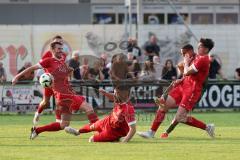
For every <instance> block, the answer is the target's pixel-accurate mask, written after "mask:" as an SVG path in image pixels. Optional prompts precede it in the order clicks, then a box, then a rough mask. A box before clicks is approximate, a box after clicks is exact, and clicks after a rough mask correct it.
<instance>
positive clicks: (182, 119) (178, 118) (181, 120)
mask: <svg viewBox="0 0 240 160" xmlns="http://www.w3.org/2000/svg"><path fill="white" fill-rule="evenodd" d="M175 119H176V121H177V122H179V123H185V122H186V121H187V116H185V115H183V114H178V115H176V117H175Z"/></svg>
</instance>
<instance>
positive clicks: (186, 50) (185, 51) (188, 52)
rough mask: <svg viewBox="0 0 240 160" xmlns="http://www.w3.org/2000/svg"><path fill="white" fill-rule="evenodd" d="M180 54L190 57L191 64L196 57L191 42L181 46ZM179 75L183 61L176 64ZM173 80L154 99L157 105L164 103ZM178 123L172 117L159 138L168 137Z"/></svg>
mask: <svg viewBox="0 0 240 160" xmlns="http://www.w3.org/2000/svg"><path fill="white" fill-rule="evenodd" d="M181 55H182V56H183V57H185V56H188V57H190V58H191V61H190V63H189V64H190V65H191V64H192V62H193V60H194V59H195V58H196V55H197V54H196V53H195V52H194V49H193V46H192V45H191V44H187V45H185V46H183V47H182V48H181ZM177 67H178V69H179V72H180V75H181V76H183V74H184V61H182V62H180V63H179V64H178V65H177ZM173 84H174V82H173V83H172V84H171V85H170V86H169V89H167V91H165V92H164V94H163V96H161V97H160V98H158V99H156V103H157V104H158V105H159V107H162V106H163V105H165V104H164V103H165V101H166V98H167V96H168V91H169V90H170V88H171V87H172V86H173ZM177 125H178V122H177V121H176V119H175V118H174V119H173V120H172V122H171V124H170V125H169V126H168V127H167V129H166V130H165V132H163V133H162V134H161V136H160V137H161V138H168V135H169V134H170V133H171V132H172V131H173V130H174V128H175V127H176V126H177Z"/></svg>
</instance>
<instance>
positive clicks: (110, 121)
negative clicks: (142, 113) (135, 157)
mask: <svg viewBox="0 0 240 160" xmlns="http://www.w3.org/2000/svg"><path fill="white" fill-rule="evenodd" d="M99 92H100V93H102V94H104V95H105V96H106V97H108V98H109V99H110V100H113V101H114V107H113V110H112V112H111V113H110V115H108V116H106V117H105V118H103V119H101V120H98V121H97V122H95V123H93V124H87V125H85V126H83V127H82V128H80V129H79V130H76V129H74V128H71V127H66V128H65V131H66V132H67V133H70V134H73V135H76V136H77V135H80V134H82V133H88V132H93V131H97V132H98V133H96V134H94V135H93V136H91V137H90V138H89V142H114V141H119V140H120V139H121V141H122V142H128V141H130V140H131V138H132V137H133V136H134V134H135V132H136V120H135V114H134V107H133V105H132V104H131V103H130V102H129V101H127V102H121V101H119V96H120V95H119V90H118V89H117V88H116V89H115V91H114V94H113V93H107V92H106V91H105V90H103V89H99Z"/></svg>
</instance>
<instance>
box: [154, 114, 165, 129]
mask: <svg viewBox="0 0 240 160" xmlns="http://www.w3.org/2000/svg"><path fill="white" fill-rule="evenodd" d="M165 114H166V112H165V111H163V110H157V113H156V115H155V119H154V121H153V123H152V127H151V130H152V131H154V132H156V131H157V129H158V127H159V126H160V124H161V123H162V121H163V120H164V118H165Z"/></svg>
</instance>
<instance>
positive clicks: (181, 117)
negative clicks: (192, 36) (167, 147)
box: [138, 38, 214, 138]
mask: <svg viewBox="0 0 240 160" xmlns="http://www.w3.org/2000/svg"><path fill="white" fill-rule="evenodd" d="M213 47H214V42H213V41H212V40H211V39H203V38H201V39H200V42H199V44H198V54H197V56H196V58H195V59H194V60H193V62H192V64H190V62H191V58H190V57H189V56H185V57H184V74H183V75H184V78H183V79H182V80H176V81H175V85H176V87H173V88H172V89H171V90H170V92H169V94H168V96H167V99H166V102H164V105H162V108H159V109H158V111H157V113H156V116H155V119H154V121H153V123H152V127H151V130H149V131H147V132H138V135H139V136H141V137H144V138H153V137H154V135H155V133H156V131H157V129H158V127H159V126H160V125H161V123H162V121H163V120H164V118H165V114H166V112H167V111H168V110H169V109H171V108H176V107H177V106H179V107H178V110H177V113H176V115H175V118H174V119H175V122H176V123H184V124H187V125H189V126H193V127H196V128H200V129H202V130H206V131H207V133H208V134H209V136H211V137H214V124H208V125H206V124H205V123H204V122H202V121H199V120H197V119H196V118H194V117H192V116H190V115H189V114H188V113H189V112H190V111H191V110H192V109H193V107H194V105H195V104H196V103H197V102H198V100H199V99H200V97H201V92H202V89H203V84H204V81H205V80H206V79H207V77H208V72H209V67H210V60H209V56H208V54H209V52H210V51H211V49H212V48H213Z"/></svg>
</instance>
